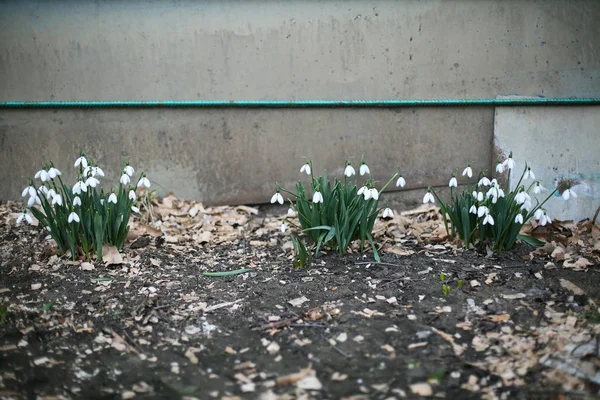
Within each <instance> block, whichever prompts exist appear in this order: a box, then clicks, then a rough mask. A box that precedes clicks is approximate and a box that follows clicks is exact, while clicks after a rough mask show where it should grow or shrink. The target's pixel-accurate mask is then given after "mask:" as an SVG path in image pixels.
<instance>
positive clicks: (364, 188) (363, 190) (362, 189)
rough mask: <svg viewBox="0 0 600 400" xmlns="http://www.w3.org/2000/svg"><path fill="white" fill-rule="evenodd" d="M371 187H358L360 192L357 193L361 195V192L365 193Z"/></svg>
mask: <svg viewBox="0 0 600 400" xmlns="http://www.w3.org/2000/svg"><path fill="white" fill-rule="evenodd" d="M368 191H369V188H367V187H366V186H363V187H361V188H360V189H358V192H357V193H356V194H357V195H358V196H360V195H361V194H364V193H365V192H368Z"/></svg>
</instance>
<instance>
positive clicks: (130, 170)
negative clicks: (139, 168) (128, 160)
mask: <svg viewBox="0 0 600 400" xmlns="http://www.w3.org/2000/svg"><path fill="white" fill-rule="evenodd" d="M123 171H125V173H126V174H127V175H129V176H133V173H134V172H135V169H133V167H132V166H131V165H129V164H127V165H126V166H125V169H123Z"/></svg>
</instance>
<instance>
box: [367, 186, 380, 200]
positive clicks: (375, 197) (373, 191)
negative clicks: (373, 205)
mask: <svg viewBox="0 0 600 400" xmlns="http://www.w3.org/2000/svg"><path fill="white" fill-rule="evenodd" d="M369 192H371V198H372V199H373V200H379V192H378V191H377V189H375V188H372V189H369Z"/></svg>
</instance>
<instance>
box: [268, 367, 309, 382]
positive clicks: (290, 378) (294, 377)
mask: <svg viewBox="0 0 600 400" xmlns="http://www.w3.org/2000/svg"><path fill="white" fill-rule="evenodd" d="M312 371H313V369H312V365H311V364H309V365H308V367H306V368H304V369H301V370H300V372H296V373H295V374H290V375H284V376H280V377H279V378H277V380H276V381H275V382H276V384H277V386H285V385H293V384H295V383H296V382H298V381H299V380H301V379H304V378H306V377H307V376H309V375H310V373H311V372H312Z"/></svg>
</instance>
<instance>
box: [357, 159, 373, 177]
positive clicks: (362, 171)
mask: <svg viewBox="0 0 600 400" xmlns="http://www.w3.org/2000/svg"><path fill="white" fill-rule="evenodd" d="M359 172H360V176H363V175H364V174H369V175H370V174H371V170H370V169H369V166H368V165H367V164H365V163H364V162H363V163H362V164H360V170H359Z"/></svg>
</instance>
